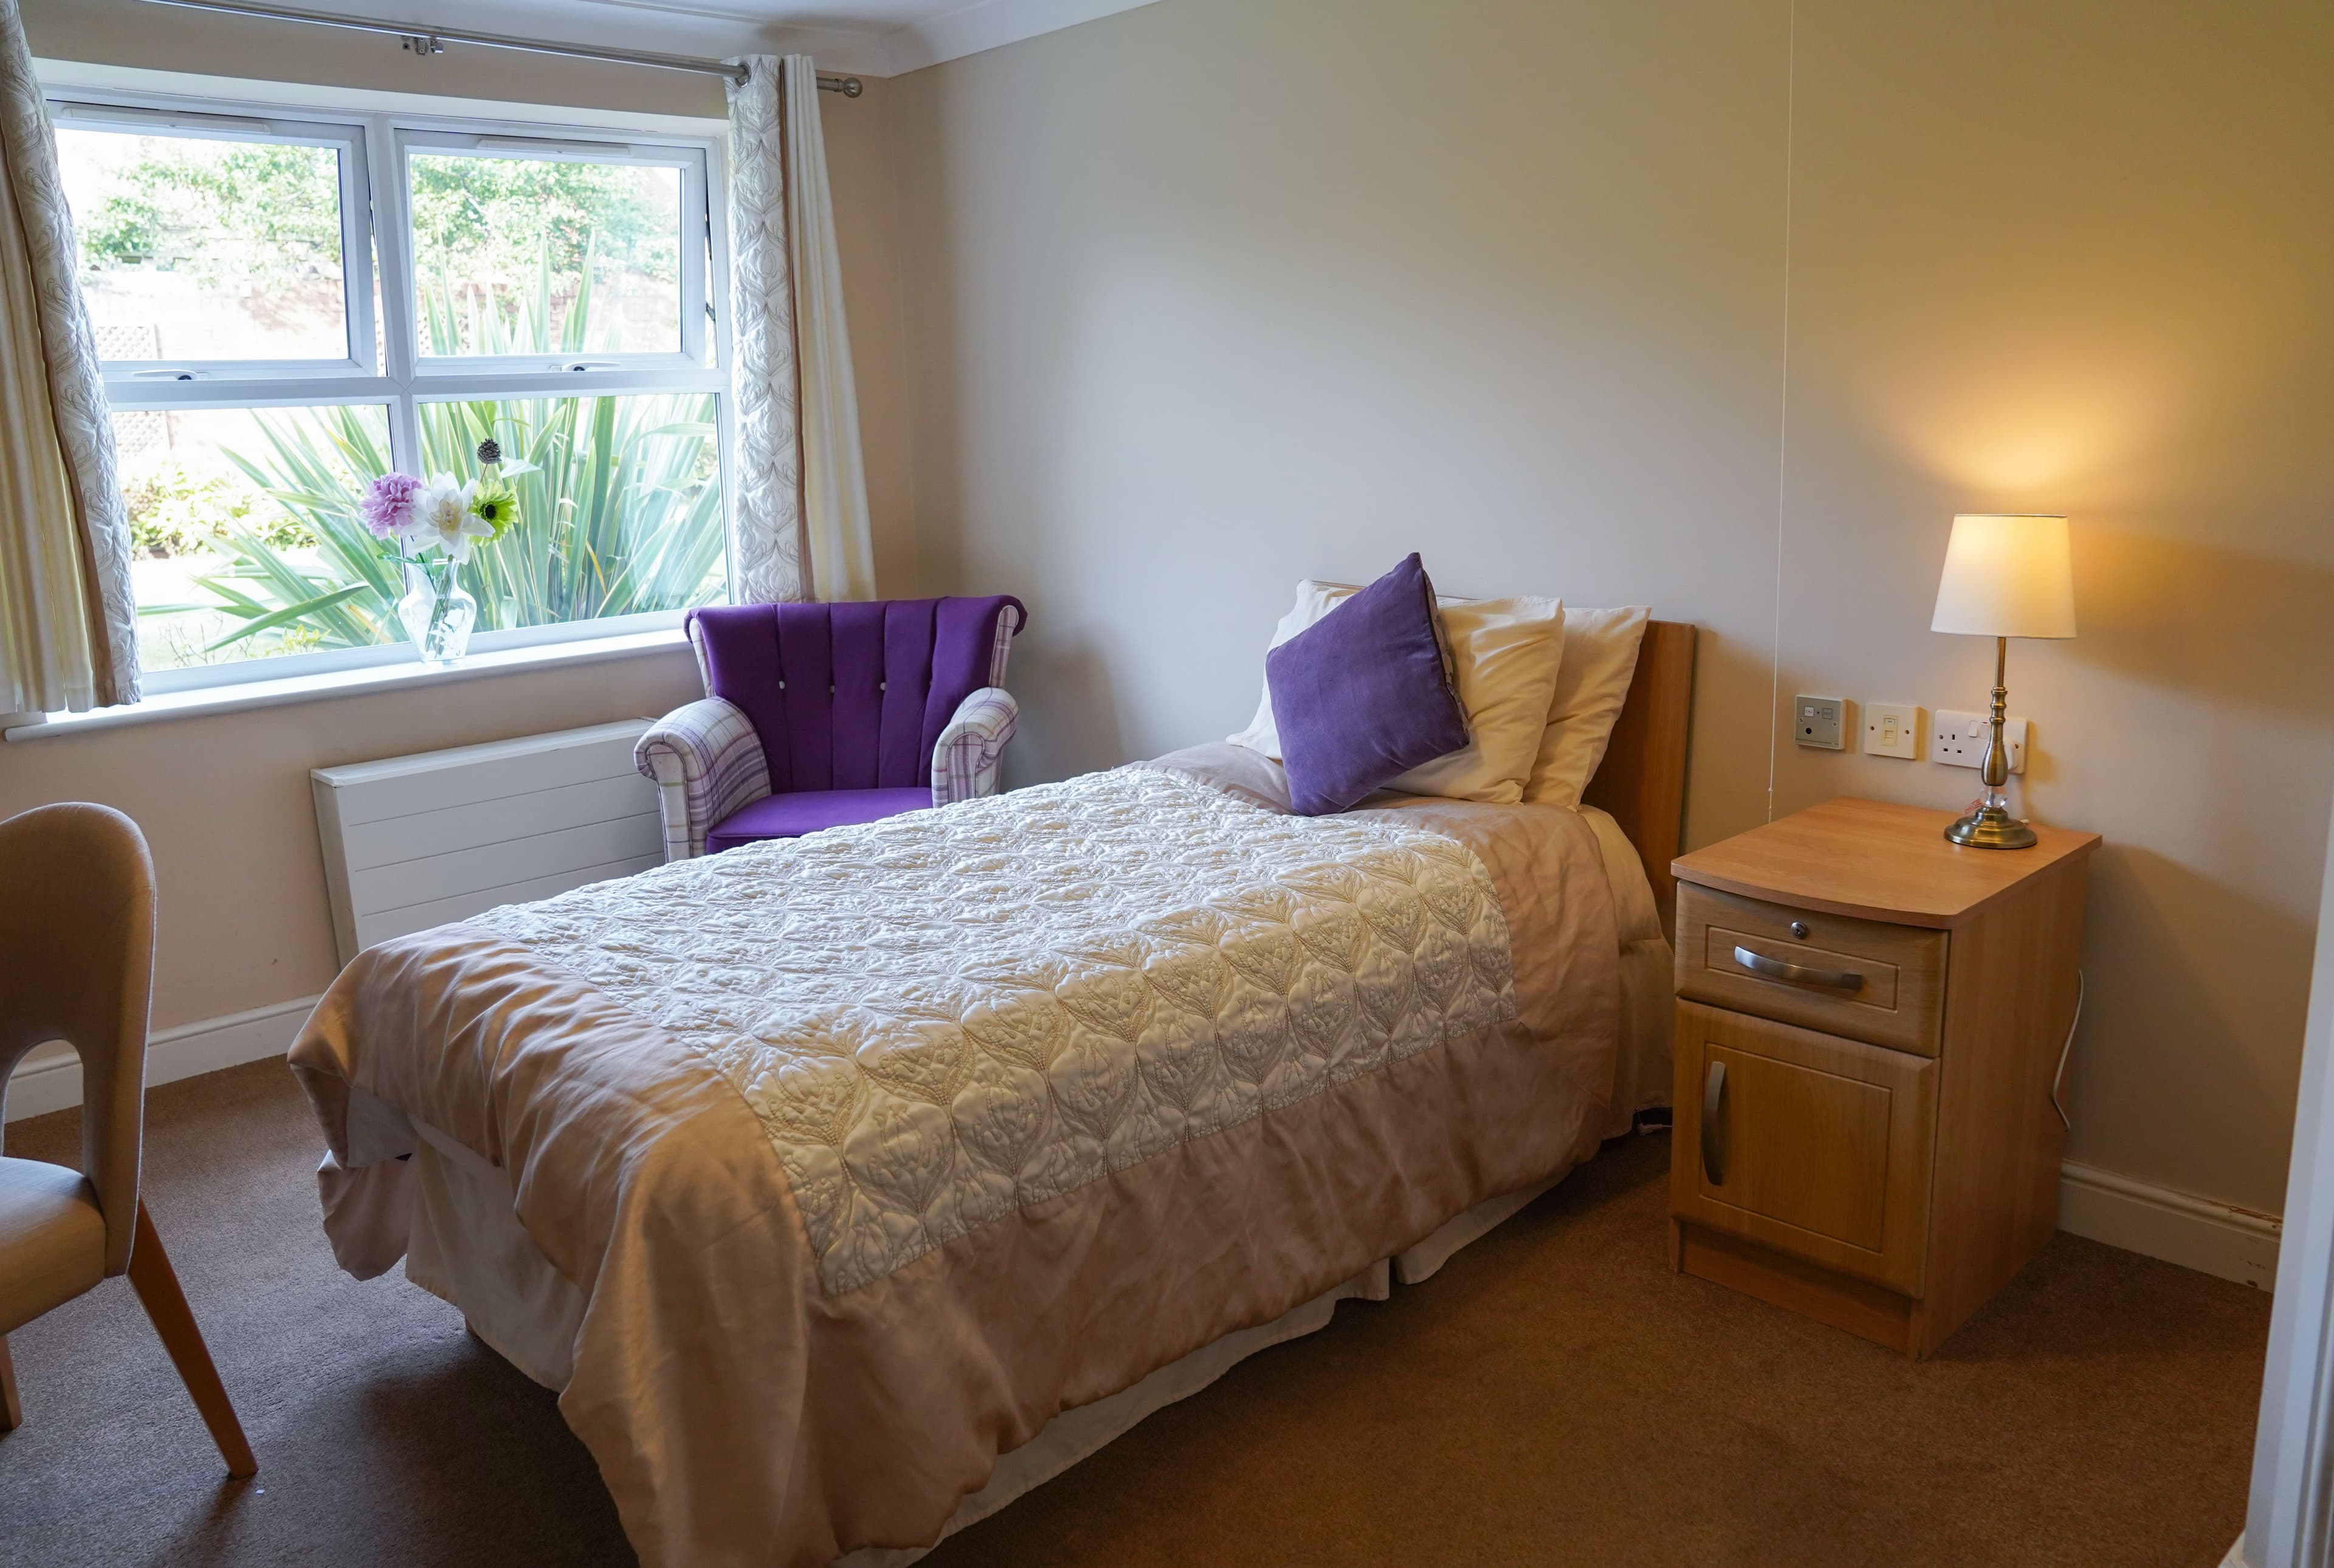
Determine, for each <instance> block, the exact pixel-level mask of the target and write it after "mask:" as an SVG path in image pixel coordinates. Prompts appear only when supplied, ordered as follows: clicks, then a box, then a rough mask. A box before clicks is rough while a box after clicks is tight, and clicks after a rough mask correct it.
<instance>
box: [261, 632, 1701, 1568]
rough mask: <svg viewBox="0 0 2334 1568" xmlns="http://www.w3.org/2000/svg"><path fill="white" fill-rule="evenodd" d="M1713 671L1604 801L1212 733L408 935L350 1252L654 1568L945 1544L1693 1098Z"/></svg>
mask: <svg viewBox="0 0 2334 1568" xmlns="http://www.w3.org/2000/svg"><path fill="white" fill-rule="evenodd" d="M1692 668H1693V629H1692V628H1690V627H1686V626H1682V625H1676V624H1673V623H1664V622H1658V621H1657V622H1654V624H1653V625H1652V627H1651V628H1650V629H1649V630H1648V631H1647V633H1646V636H1645V639H1644V645H1643V649H1642V651H1641V653H1640V655H1639V658H1638V662H1637V668H1636V673H1635V678H1634V679H1633V682H1632V684H1631V686H1630V688H1629V697H1628V700H1627V704H1626V706H1625V708H1624V709H1623V712H1622V715H1621V717H1620V719H1619V721H1618V723H1617V724H1616V725H1615V728H1614V732H1613V739H1612V742H1611V745H1610V746H1609V748H1608V750H1607V752H1606V758H1605V761H1604V763H1603V765H1601V766H1600V768H1599V769H1598V772H1597V774H1596V779H1595V781H1594V783H1593V784H1592V785H1591V787H1590V790H1589V793H1588V796H1587V804H1586V805H1585V806H1584V808H1583V809H1582V810H1580V811H1577V812H1575V811H1571V810H1567V809H1564V808H1561V807H1557V806H1534V805H1516V806H1492V805H1481V804H1471V803H1458V802H1452V801H1444V800H1438V799H1432V798H1425V797H1415V796H1410V797H1403V796H1383V797H1378V798H1376V799H1374V801H1373V802H1371V803H1366V804H1365V806H1364V807H1362V808H1360V809H1357V810H1355V811H1352V812H1347V813H1342V814H1339V815H1336V816H1330V817H1318V818H1305V817H1297V816H1292V815H1289V814H1288V813H1287V811H1286V808H1285V793H1283V792H1284V789H1285V786H1284V785H1283V784H1281V783H1280V781H1279V777H1278V775H1279V770H1278V767H1277V766H1275V765H1271V764H1269V763H1268V762H1265V761H1263V760H1261V759H1260V758H1259V757H1257V756H1256V755H1254V754H1252V753H1243V752H1242V751H1240V750H1239V748H1238V747H1233V746H1202V747H1197V748H1193V749H1192V750H1190V751H1186V752H1182V753H1177V754H1175V755H1171V756H1168V757H1164V758H1161V759H1158V760H1156V761H1154V762H1151V763H1147V764H1137V765H1132V766H1129V767H1124V768H1119V769H1115V770H1113V771H1110V772H1107V773H1103V774H1089V775H1086V776H1085V777H1084V778H1080V779H1073V780H1069V781H1066V782H1065V783H1063V784H1053V785H1046V786H1042V787H1040V788H1037V789H1030V790H1022V791H1017V792H1014V793H1011V794H1004V795H999V796H996V797H992V798H990V799H988V800H982V801H975V802H969V803H963V804H960V805H955V806H950V807H948V808H946V809H944V810H940V811H934V812H926V813H911V814H910V815H907V816H902V817H896V818H892V819H890V820H888V821H885V822H878V823H873V824H869V825H867V826H864V827H857V828H848V829H840V830H836V831H834V832H828V833H822V834H817V835H814V836H812V837H809V838H805V839H801V840H796V841H791V842H779V843H772V844H767V845H760V846H753V847H749V848H747V849H743V850H738V851H730V852H728V853H726V854H723V855H719V856H716V857H712V858H710V859H704V860H695V861H679V862H675V863H673V864H670V865H667V866H663V867H660V868H656V869H654V870H651V871H645V872H641V873H640V874H638V875H636V876H633V877H630V878H626V879H622V880H619V881H616V882H610V883H603V884H599V885H597V886H595V887H593V888H587V889H580V890H576V891H574V892H572V893H567V894H563V895H561V896H559V897H557V898H555V899H547V900H545V901H543V902H541V903H536V904H529V905H518V906H512V907H508V908H506V909H497V910H493V911H490V912H489V913H487V914H486V915H484V916H480V917H478V918H477V919H472V920H468V921H465V922H462V923H460V924H458V925H454V926H448V927H441V928H438V929H436V930H433V931H429V932H423V933H419V934H417V935H415V936H412V937H409V938H399V939H397V940H395V941H391V942H388V943H384V944H382V945H381V946H378V947H375V948H369V949H367V950H366V951H365V952H363V953H362V954H361V955H359V957H357V958H356V960H355V961H354V962H352V964H351V965H350V966H349V967H348V968H347V969H346V970H344V971H343V972H342V976H340V978H339V979H338V980H337V981H336V982H335V983H334V985H333V987H332V989H331V990H330V991H329V992H328V993H327V995H326V996H325V997H324V998H323V1001H322V1002H321V1003H320V1004H319V1005H318V1006H317V1008H316V1011H315V1013H314V1015H313V1016H312V1017H311V1019H310V1021H309V1023H308V1024H307V1026H306V1028H305V1029H304V1031H303V1033H302V1034H301V1037H300V1039H299V1040H298V1042H297V1043H296V1044H295V1045H294V1049H293V1053H292V1061H293V1066H294V1072H295V1073H297V1074H298V1076H299V1077H300V1079H301V1081H302V1082H303V1083H304V1086H305V1088H306V1090H307V1092H308V1094H309V1097H310V1099H311V1101H312V1102H313V1105H314V1107H315V1110H316V1111H317V1115H318V1118H319V1121H320V1122H321V1124H322V1126H323V1132H324V1136H325V1140H326V1144H327V1148H328V1153H327V1156H326V1158H325V1160H324V1164H323V1169H322V1170H321V1171H320V1173H319V1183H320V1187H321V1188H322V1191H323V1198H324V1207H325V1216H326V1217H325V1227H326V1230H327V1232H328V1234H329V1235H330V1236H331V1238H332V1240H333V1247H334V1251H335V1254H336V1255H337V1256H338V1258H339V1259H340V1261H341V1263H342V1266H343V1267H345V1268H347V1269H348V1270H349V1271H350V1272H352V1273H353V1274H356V1275H359V1276H361V1277H370V1276H371V1275H377V1274H380V1273H382V1272H385V1271H386V1270H388V1269H389V1268H391V1267H392V1266H394V1265H395V1264H396V1263H397V1262H398V1261H399V1259H400V1257H401V1258H402V1259H403V1261H404V1263H405V1267H406V1272H407V1275H408V1276H409V1277H410V1279H411V1280H412V1281H413V1282H414V1283H415V1284H420V1285H421V1286H422V1287H423V1288H425V1289H428V1290H430V1291H432V1292H434V1293H435V1294H439V1295H440V1296H442V1297H444V1298H445V1299H446V1300H448V1302H450V1303H453V1304H454V1305H456V1306H457V1307H458V1308H459V1309H461V1311H462V1312H463V1313H464V1314H465V1316H466V1317H467V1318H468V1321H469V1323H470V1325H471V1327H472V1329H473V1331H474V1332H476V1333H477V1335H478V1336H479V1337H480V1338H481V1339H482V1340H483V1341H485V1342H487V1344H488V1345H490V1346H491V1347H493V1348H494V1349H495V1350H496V1351H497V1352H499V1353H501V1354H502V1355H503V1356H505V1357H506V1359H508V1360H509V1361H511V1362H512V1363H513V1364H514V1365H516V1366H517V1367H518V1368H519V1369H520V1370H521V1371H524V1372H526V1374H527V1375H528V1376H530V1377H532V1378H534V1379H535V1380H537V1381H539V1382H541V1383H543V1384H545V1386H546V1387H549V1388H551V1389H554V1390H557V1391H558V1392H559V1396H560V1409H561V1411H562V1413H563V1415H564V1417H565V1419H566V1420H567V1421H568V1423H569V1425H570V1426H571V1427H572V1428H573V1429H574V1431H575V1432H576V1433H577V1435H578V1436H579V1437H580V1438H582V1440H583V1441H584V1443H585V1445H586V1446H587V1447H588V1448H590V1450H591V1451H592V1453H593V1457H594V1458H595V1460H596V1461H597V1463H598V1465H599V1467H600V1469H601V1473H602V1475H603V1478H604V1479H605V1481H606V1483H607V1485H608V1487H609V1490H610V1492H611V1494H612V1496H613V1498H614V1500H615V1502H616V1505H617V1507H618V1510H619V1513H620V1515H621V1516H622V1521H623V1524H624V1527H625V1529H626V1532H627V1534H629V1535H630V1537H631V1539H632V1543H633V1545H634V1546H635V1548H636V1549H637V1550H638V1552H639V1553H640V1555H641V1560H642V1561H643V1562H644V1563H649V1564H651V1565H652V1568H653V1565H663V1564H684V1563H685V1564H690V1565H692V1568H695V1565H699V1564H719V1563H757V1564H758V1563H829V1562H833V1561H835V1560H837V1559H842V1560H844V1561H847V1562H849V1563H851V1564H852V1565H853V1568H878V1565H884V1568H888V1565H890V1564H895V1563H905V1562H908V1561H911V1560H912V1558H913V1557H914V1556H915V1555H917V1554H920V1553H921V1551H923V1550H925V1549H928V1548H929V1547H930V1545H931V1544H933V1543H934V1542H935V1541H937V1540H938V1539H940V1538H941V1537H942V1536H944V1535H945V1534H948V1533H950V1531H952V1530H954V1529H957V1528H960V1527H962V1526H963V1525H966V1524H969V1523H970V1522H972V1521H973V1520H975V1519H978V1518H979V1517H981V1516H983V1515H986V1514H987V1513H989V1512H991V1511H993V1510H994V1509H995V1508H997V1507H999V1506H1002V1505H1004V1504H1005V1503H1007V1502H1008V1501H1010V1500H1011V1499H1012V1498H1013V1497H1014V1496H1018V1495H1020V1494H1021V1493H1022V1492H1025V1491H1027V1489H1028V1488H1030V1487H1031V1486H1036V1485H1038V1484H1039V1483H1041V1482H1042V1481H1044V1480H1045V1479H1046V1478H1047V1477H1050V1476H1052V1475H1054V1474H1056V1473H1058V1472H1059V1471H1060V1470H1061V1469H1063V1468H1064V1467H1066V1466H1068V1465H1069V1464H1072V1463H1075V1461H1076V1460H1077V1459H1078V1458H1080V1457H1084V1456H1085V1454H1087V1453H1090V1452H1092V1451H1093V1450H1094V1449H1095V1448H1098V1447H1100V1446H1101V1445H1102V1444H1103V1443H1104V1442H1107V1441H1108V1440H1109V1439H1110V1438H1113V1437H1114V1436H1116V1435H1117V1434H1118V1433H1120V1432H1123V1431H1124V1430H1125V1429H1127V1428H1128V1427H1130V1426H1132V1425H1133V1423H1134V1422H1136V1421H1138V1420H1140V1419H1142V1418H1143V1416H1144V1415H1146V1414H1148V1413H1149V1412H1150V1411H1151V1410H1153V1409H1157V1408H1158V1407H1159V1406H1161V1405H1162V1404H1164V1403H1167V1402H1169V1401H1171V1400H1175V1399H1179V1398H1181V1397H1183V1396H1184V1395H1185V1394H1188V1393H1190V1392H1192V1391H1194V1390H1197V1389H1198V1388H1200V1387H1202V1386H1204V1385H1205V1384H1206V1383H1207V1382H1208V1381H1210V1380H1212V1379H1213V1378H1215V1377H1216V1376H1219V1375H1220V1374H1221V1372H1222V1371H1225V1370H1226V1369H1227V1368H1229V1367H1230V1366H1231V1365H1232V1364H1233V1363H1235V1362H1236V1361H1239V1359H1240V1358H1241V1357H1242V1356H1244V1355H1247V1354H1250V1353H1253V1352H1255V1351H1257V1350H1260V1349H1262V1348H1264V1347H1265V1346H1267V1345H1268V1344H1271V1343H1275V1342H1279V1341H1282V1340H1286V1339H1288V1338H1290V1337H1293V1336H1295V1335H1297V1334H1301V1333H1305V1332H1311V1331H1312V1330H1314V1329H1316V1328H1319V1327H1321V1326H1323V1325H1324V1324H1326V1323H1327V1321H1328V1320H1329V1317H1330V1314H1331V1312H1332V1310H1333V1309H1334V1306H1335V1304H1336V1302H1337V1301H1338V1300H1340V1299H1344V1298H1346V1297H1352V1296H1374V1297H1383V1296H1384V1295H1385V1294H1387V1293H1388V1292H1389V1291H1390V1290H1391V1289H1392V1287H1393V1285H1394V1284H1395V1283H1397V1282H1414V1281H1416V1280H1419V1279H1423V1278H1424V1277H1426V1276H1427V1275H1431V1274H1432V1272H1433V1271H1434V1270H1435V1269H1436V1268H1438V1267H1439V1266H1440V1265H1441V1264H1442V1261H1443V1260H1444V1259H1445V1258H1447V1257H1448V1256H1449V1255H1451V1254H1452V1252H1453V1251H1455V1250H1456V1249H1457V1248H1458V1247H1460V1246H1464V1245H1465V1244H1466V1243H1467V1242H1469V1241H1471V1240H1472V1239H1474V1238H1475V1237H1476V1236H1480V1235H1481V1234H1483V1233H1484V1232H1485V1231H1487V1230H1488V1229H1490V1227H1492V1226H1494V1225H1496V1224H1498V1223H1499V1222H1500V1220H1501V1219H1504V1218H1505V1217H1508V1216H1509V1215H1510V1214H1512V1213H1513V1212H1515V1211H1516V1210H1517V1209H1518V1208H1519V1207H1522V1206H1523V1205H1524V1204H1525V1203H1527V1202H1529V1200H1530V1199H1531V1198H1533V1197H1534V1196H1536V1195H1537V1194H1538V1193H1539V1192H1541V1191H1544V1190H1545V1189H1546V1188H1548V1186H1550V1185H1552V1184H1553V1183H1554V1182H1555V1181H1557V1180H1558V1179H1559V1178H1561V1177H1562V1176H1563V1175H1564V1174H1565V1173H1566V1172H1567V1171H1568V1170H1569V1169H1571V1168H1572V1167H1573V1166H1574V1165H1575V1164H1577V1162H1578V1161H1580V1160H1581V1159H1586V1158H1587V1157H1588V1156H1589V1155H1590V1154H1592V1153H1593V1152H1594V1151H1595V1150H1596V1146H1597V1144H1598V1142H1599V1141H1600V1140H1602V1139H1604V1138H1606V1137H1608V1136H1614V1135H1616V1134H1618V1133H1621V1132H1625V1131H1626V1130H1628V1128H1629V1127H1630V1125H1631V1121H1632V1119H1633V1116H1634V1115H1635V1113H1636V1112H1638V1111H1642V1110H1644V1109H1646V1108H1649V1107H1652V1106H1654V1105H1656V1104H1660V1103H1662V1102H1664V1094H1665V1092H1666V1085H1667V1082H1668V1077H1669V1070H1668V1059H1667V1053H1668V1032H1669V986H1670V978H1669V976H1670V957H1669V948H1668V945H1667V942H1666V940H1665V939H1664V934H1663V932H1664V925H1665V923H1666V911H1667V904H1668V899H1669V896H1670V892H1671V884H1670V882H1669V879H1668V875H1667V868H1668V864H1669V861H1670V860H1671V858H1672V857H1673V855H1674V853H1675V852H1676V851H1677V848H1678V842H1677V840H1678V831H1679V818H1680V814H1681V808H1682V803H1683V774H1684V734H1685V726H1686V712H1687V705H1688V701H1689V696H1690V690H1691V680H1692Z"/></svg>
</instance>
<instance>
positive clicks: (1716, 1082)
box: [1702, 1062, 1726, 1187]
mask: <svg viewBox="0 0 2334 1568" xmlns="http://www.w3.org/2000/svg"><path fill="white" fill-rule="evenodd" d="M1725 1102H1726V1063H1723V1062H1712V1063H1711V1064H1710V1070H1709V1071H1708V1072H1707V1073H1703V1074H1702V1179H1703V1180H1704V1181H1706V1182H1708V1183H1710V1185H1711V1186H1712V1187H1724V1186H1725V1185H1726V1173H1725V1172H1724V1171H1723V1170H1721V1169H1719V1167H1718V1112H1719V1109H1720V1107H1722V1105H1724V1104H1725Z"/></svg>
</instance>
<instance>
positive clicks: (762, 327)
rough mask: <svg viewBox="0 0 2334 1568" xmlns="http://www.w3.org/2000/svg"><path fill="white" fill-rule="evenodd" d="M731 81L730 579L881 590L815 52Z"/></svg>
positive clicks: (811, 590)
mask: <svg viewBox="0 0 2334 1568" xmlns="http://www.w3.org/2000/svg"><path fill="white" fill-rule="evenodd" d="M740 63H741V64H743V65H744V66H745V67H746V69H747V80H746V81H745V82H742V83H738V84H736V85H733V86H732V87H731V89H730V91H729V153H730V170H729V239H730V245H731V246H732V247H733V249H734V252H735V255H734V259H733V263H732V266H731V290H730V293H731V310H732V313H733V315H734V317H735V320H736V322H737V329H738V330H737V333H736V345H735V350H734V351H735V353H736V356H737V375H736V381H737V406H738V448H737V465H736V469H737V471H736V474H735V476H734V480H733V483H734V486H735V495H734V496H733V498H732V502H731V507H730V513H731V522H732V527H733V529H734V531H735V532H734V535H733V537H732V539H731V541H730V545H731V548H730V555H729V559H730V571H731V591H732V593H733V595H734V596H735V597H736V598H737V599H738V600H739V601H742V602H749V603H772V602H782V601H789V600H808V599H820V598H824V599H873V597H874V596H875V571H874V563H873V556H874V551H873V544H872V541H871V534H870V529H869V524H868V517H867V479H866V473H865V470H864V468H863V466H862V459H861V457H860V449H859V400H858V392H857V390H856V386H855V383H854V380H853V376H852V370H851V331H850V327H849V325H848V323H847V322H846V320H845V316H844V303H843V276H842V266H841V263H840V260H839V257H838V254H837V251H836V246H835V237H834V196H833V192H832V190H831V188H829V186H828V184H827V178H826V141H825V135H824V133H823V131H822V130H821V128H820V124H819V105H818V73H817V70H816V68H815V66H814V65H813V64H812V63H811V61H810V59H809V57H808V56H806V55H800V54H790V55H787V56H786V58H785V59H784V60H780V59H778V58H776V57H775V56H772V55H766V54H765V55H755V56H752V57H750V58H748V59H747V60H744V61H742V62H740Z"/></svg>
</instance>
